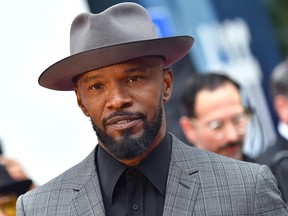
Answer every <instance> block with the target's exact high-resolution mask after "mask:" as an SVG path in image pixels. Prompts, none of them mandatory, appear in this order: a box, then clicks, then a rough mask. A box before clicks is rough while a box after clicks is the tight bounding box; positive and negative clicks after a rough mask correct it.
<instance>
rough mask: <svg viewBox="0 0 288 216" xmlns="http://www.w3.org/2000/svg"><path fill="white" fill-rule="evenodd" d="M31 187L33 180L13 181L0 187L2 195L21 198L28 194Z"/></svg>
mask: <svg viewBox="0 0 288 216" xmlns="http://www.w3.org/2000/svg"><path fill="white" fill-rule="evenodd" d="M31 185H32V180H31V179H26V180H22V181H16V180H13V181H10V182H8V183H7V184H3V185H1V186H0V194H16V195H18V196H19V195H21V194H24V193H26V192H27V191H28V190H29V189H30V187H31Z"/></svg>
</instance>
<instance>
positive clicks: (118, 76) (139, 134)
mask: <svg viewBox="0 0 288 216" xmlns="http://www.w3.org/2000/svg"><path fill="white" fill-rule="evenodd" d="M171 85H172V74H171V71H170V70H168V71H166V70H163V62H162V59H161V58H159V57H144V58H138V59H134V60H130V61H126V62H122V63H119V64H115V65H111V66H107V67H104V68H100V69H97V70H94V71H91V72H88V73H85V74H83V75H81V76H80V77H79V79H78V81H77V85H75V92H76V94H77V100H78V104H79V106H80V107H81V109H82V111H83V112H84V114H85V115H86V116H88V117H90V119H91V122H92V124H93V128H94V130H95V131H96V134H97V137H98V140H99V144H100V145H101V146H102V147H103V148H104V149H106V150H107V151H108V152H109V153H110V154H111V155H112V156H114V157H115V158H117V159H119V160H130V159H134V158H137V157H138V156H141V155H142V154H144V153H145V152H147V151H149V149H151V148H154V147H155V146H156V145H157V144H158V143H159V142H160V141H161V139H162V138H163V137H164V135H165V132H166V126H165V121H163V120H164V112H163V102H166V101H168V99H169V98H170V95H171V88H172V86H171Z"/></svg>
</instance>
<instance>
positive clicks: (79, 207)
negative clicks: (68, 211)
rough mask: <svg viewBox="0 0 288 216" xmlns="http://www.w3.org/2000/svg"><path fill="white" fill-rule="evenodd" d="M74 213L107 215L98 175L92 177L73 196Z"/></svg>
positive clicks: (82, 215)
mask: <svg viewBox="0 0 288 216" xmlns="http://www.w3.org/2000/svg"><path fill="white" fill-rule="evenodd" d="M72 202H73V207H72V215H81V216H84V215H97V216H105V210H104V203H103V200H102V195H101V189H100V184H99V180H98V177H97V176H94V177H93V178H91V179H90V180H89V181H88V182H87V183H86V184H85V185H83V187H82V188H81V189H80V190H79V191H77V193H76V194H75V195H74V197H73V200H72Z"/></svg>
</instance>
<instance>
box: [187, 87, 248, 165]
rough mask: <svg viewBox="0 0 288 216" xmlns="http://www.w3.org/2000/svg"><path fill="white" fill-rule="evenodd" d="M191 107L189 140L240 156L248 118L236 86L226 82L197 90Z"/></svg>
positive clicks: (217, 150)
mask: <svg viewBox="0 0 288 216" xmlns="http://www.w3.org/2000/svg"><path fill="white" fill-rule="evenodd" d="M195 111H196V112H195V113H196V118H195V120H192V121H191V125H190V126H191V130H190V136H188V137H187V138H188V139H190V140H189V141H190V142H192V143H193V144H194V145H195V146H196V147H198V148H202V149H206V150H209V151H212V152H215V153H218V154H222V155H225V156H228V157H232V158H235V159H239V160H241V159H242V147H243V142H244V136H245V129H246V126H247V122H248V120H247V115H246V114H245V112H244V107H243V105H242V103H241V96H240V94H239V91H238V90H237V88H235V87H234V86H233V85H232V84H230V83H227V84H225V85H223V86H221V87H219V88H217V89H216V90H213V91H210V90H207V89H204V90H201V91H200V92H199V93H198V94H197V96H196V103H195ZM243 114H244V115H243Z"/></svg>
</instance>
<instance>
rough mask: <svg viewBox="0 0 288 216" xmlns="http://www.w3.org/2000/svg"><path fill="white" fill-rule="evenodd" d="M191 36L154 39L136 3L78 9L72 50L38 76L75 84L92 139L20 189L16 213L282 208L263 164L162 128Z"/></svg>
mask: <svg viewBox="0 0 288 216" xmlns="http://www.w3.org/2000/svg"><path fill="white" fill-rule="evenodd" d="M192 43H193V39H192V38H191V37H189V36H178V37H171V38H162V39H159V38H158V37H157V35H156V30H155V27H154V25H153V22H152V20H151V19H150V17H149V15H148V13H147V12H146V10H145V9H144V8H143V7H142V6H140V5H138V4H135V3H121V4H117V5H114V6H112V7H111V8H108V9H107V10H105V11H104V12H102V13H99V14H97V15H93V14H90V13H84V14H81V15H79V16H77V17H76V19H75V20H74V21H73V23H72V27H71V56H70V57H68V58H66V59H64V60H62V61H59V62H57V63H56V64H54V65H52V66H51V67H50V68H48V69H47V70H45V71H44V73H43V74H42V75H41V76H40V79H39V82H40V84H41V85H42V86H45V87H47V88H51V89H55V90H73V89H74V91H75V92H76V97H77V102H78V105H79V106H80V108H81V109H82V111H83V113H84V114H85V115H86V116H87V117H89V118H90V119H91V122H92V125H93V128H94V130H95V131H96V134H97V137H98V140H99V145H97V146H96V148H95V149H94V150H93V151H92V153H91V154H90V155H88V157H87V158H86V159H84V160H83V161H82V162H81V163H79V164H78V165H76V166H75V167H73V168H71V169H69V170H68V171H66V172H64V173H63V174H61V175H60V176H58V177H56V178H55V179H53V180H51V181H50V182H48V183H47V184H45V185H43V186H41V187H38V188H37V189H35V190H32V192H28V193H27V194H26V195H24V196H21V197H20V198H19V199H18V201H17V215H19V216H20V215H61V216H64V215H81V216H82V215H97V216H99V215H107V216H111V215H113V216H115V215H117V216H121V215H149V216H153V215H157V216H159V215H166V216H168V215H233V214H234V215H235V214H238V215H241V214H242V215H245V214H246V215H249V214H250V215H253V214H270V215H271V214H274V215H288V211H287V206H286V204H285V203H284V202H283V200H282V199H281V194H280V192H279V191H278V190H277V187H276V181H275V179H274V177H273V175H272V174H271V173H270V172H269V169H268V168H267V167H266V166H260V165H253V164H248V163H247V164H244V163H241V162H239V161H236V160H232V159H229V158H224V157H223V158H222V157H221V156H219V155H216V154H212V153H207V152H203V151H201V150H196V149H194V148H192V147H189V146H187V145H185V144H183V143H181V142H180V141H179V140H178V139H177V138H176V137H175V136H173V135H172V134H169V133H167V131H166V121H165V111H164V109H163V106H164V105H163V104H164V103H165V102H166V101H168V100H169V98H170V96H171V92H172V84H173V78H172V71H171V69H169V66H170V65H172V64H173V63H175V62H176V61H178V60H179V59H180V58H182V57H183V56H184V55H185V54H186V53H187V52H188V51H189V49H190V48H191V46H192ZM235 178H236V179H235ZM264 197H265V198H264Z"/></svg>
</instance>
